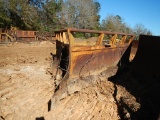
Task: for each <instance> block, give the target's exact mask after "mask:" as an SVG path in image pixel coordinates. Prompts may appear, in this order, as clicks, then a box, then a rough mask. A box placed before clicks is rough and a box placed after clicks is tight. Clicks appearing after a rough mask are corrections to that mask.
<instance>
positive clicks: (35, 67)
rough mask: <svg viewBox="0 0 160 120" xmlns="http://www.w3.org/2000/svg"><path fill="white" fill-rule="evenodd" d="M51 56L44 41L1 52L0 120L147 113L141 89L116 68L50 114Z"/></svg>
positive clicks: (115, 119)
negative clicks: (140, 93)
mask: <svg viewBox="0 0 160 120" xmlns="http://www.w3.org/2000/svg"><path fill="white" fill-rule="evenodd" d="M50 53H55V44H53V43H51V42H49V41H43V42H37V43H32V44H24V43H13V44H9V45H1V46H0V120H22V119H23V120H75V119H76V120H90V119H93V120H120V119H126V120H138V119H140V118H142V119H143V118H144V119H145V118H147V117H146V115H147V114H148V112H150V110H152V109H149V110H148V111H146V110H143V109H142V108H144V109H145V107H143V106H144V105H145V104H142V100H141V99H142V97H141V96H140V95H139V94H138V93H139V91H143V89H142V88H141V84H139V83H138V82H137V80H135V79H134V78H133V77H132V75H131V74H130V72H129V71H128V70H126V71H125V70H123V73H122V74H117V73H118V72H117V70H118V68H117V67H115V68H111V69H109V70H106V71H103V72H102V73H101V74H99V75H97V76H96V77H94V82H93V81H92V83H93V84H91V85H89V86H87V87H85V88H83V89H81V90H80V91H75V92H74V93H73V94H70V95H69V96H67V97H65V98H64V99H62V100H60V101H58V102H57V103H55V104H54V105H52V106H53V107H52V108H51V109H50V108H49V104H50V100H51V99H52V96H53V94H54V90H55V83H54V80H53V79H52V74H51V66H52V65H51V63H52V56H51V55H50ZM95 78H96V79H95ZM90 80H92V78H90ZM146 86H147V85H146ZM156 87H157V88H159V85H157V86H156ZM133 91H134V92H133ZM143 93H144V94H145V95H148V91H143ZM146 93H147V94H146ZM144 98H145V97H144ZM150 104H152V101H150ZM150 104H149V105H148V106H150ZM142 105H143V106H142ZM153 107H154V106H153ZM139 111H140V112H139ZM152 115H153V116H152V117H151V118H156V117H157V116H154V115H155V114H154V113H153V114H152ZM142 119H141V120H142ZM145 120H146V119H145Z"/></svg>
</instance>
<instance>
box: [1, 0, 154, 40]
mask: <svg viewBox="0 0 160 120" xmlns="http://www.w3.org/2000/svg"><path fill="white" fill-rule="evenodd" d="M100 9H101V6H100V4H99V2H98V1H97V0H76V1H75V0H0V27H2V28H10V27H11V26H14V27H18V28H19V29H26V30H39V31H49V32H52V31H54V30H57V29H62V28H65V27H75V28H82V29H92V30H105V31H112V32H122V33H135V34H136V35H137V38H138V36H139V34H149V35H151V34H152V33H151V31H150V30H148V29H146V28H145V27H144V26H143V25H142V24H137V25H136V26H135V28H134V29H132V28H130V27H129V26H128V25H127V24H126V23H125V22H124V20H123V19H122V17H121V16H119V15H116V16H114V15H109V16H107V17H106V19H104V20H102V22H101V23H100V15H99V11H100ZM75 36H77V37H86V35H84V34H82V33H77V34H75ZM90 36H93V37H94V36H97V35H95V34H90Z"/></svg>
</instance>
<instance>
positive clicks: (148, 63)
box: [131, 35, 160, 79]
mask: <svg viewBox="0 0 160 120" xmlns="http://www.w3.org/2000/svg"><path fill="white" fill-rule="evenodd" d="M159 49H160V37H159V36H149V35H140V37H139V45H138V49H137V53H136V55H135V58H134V59H133V61H132V64H131V70H132V71H133V72H134V75H135V76H137V77H142V78H147V79H148V78H151V79H160V77H159V75H160V69H159V68H160V62H159V61H160V57H159V56H158V51H159Z"/></svg>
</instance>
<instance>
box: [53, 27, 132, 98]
mask: <svg viewBox="0 0 160 120" xmlns="http://www.w3.org/2000/svg"><path fill="white" fill-rule="evenodd" d="M76 33H84V34H85V33H87V34H92V35H93V34H94V35H95V34H96V35H97V37H91V38H88V39H80V38H75V37H74V36H75V34H76ZM55 35H56V40H57V41H56V55H55V57H54V61H53V67H54V68H56V69H53V77H54V79H56V80H57V79H62V82H61V83H60V86H59V90H58V91H60V90H61V89H63V92H61V93H57V92H58V91H57V92H56V93H55V94H63V93H64V92H66V91H67V90H68V88H67V87H66V86H69V83H71V82H72V80H73V79H77V78H83V77H85V76H90V75H95V74H98V73H100V72H102V71H103V70H106V69H107V68H109V67H112V66H116V65H117V63H118V62H119V61H120V59H121V57H122V55H123V54H124V52H125V51H126V49H127V48H128V46H129V45H130V43H131V42H132V41H133V39H134V37H135V36H134V35H133V34H124V33H116V32H108V31H95V30H86V29H75V28H68V29H63V30H59V31H55ZM106 36H110V37H108V38H105V37H106ZM105 39H106V40H105ZM70 87H72V86H70ZM73 91H74V90H73ZM67 92H68V91H67ZM69 93H70V92H69ZM62 96H63V95H62ZM64 96H65V95H64ZM62 98H63V97H62Z"/></svg>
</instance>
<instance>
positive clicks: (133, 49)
mask: <svg viewBox="0 0 160 120" xmlns="http://www.w3.org/2000/svg"><path fill="white" fill-rule="evenodd" d="M138 44H139V40H133V41H132V47H131V52H130V61H132V60H133V59H134V57H135V55H136V53H137V49H138Z"/></svg>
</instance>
